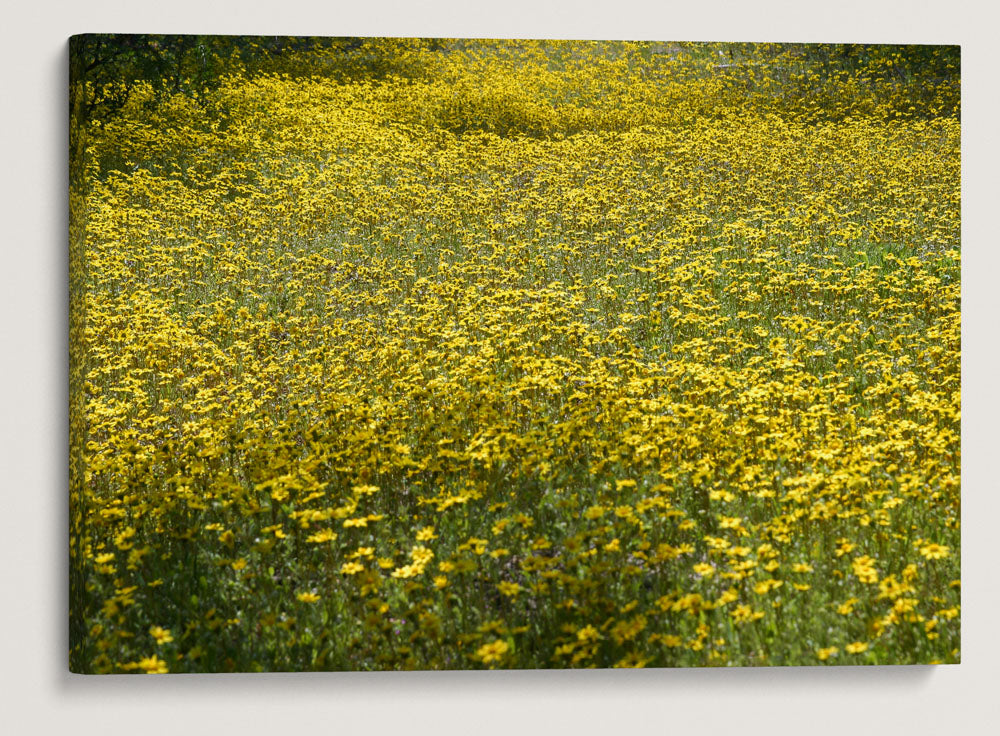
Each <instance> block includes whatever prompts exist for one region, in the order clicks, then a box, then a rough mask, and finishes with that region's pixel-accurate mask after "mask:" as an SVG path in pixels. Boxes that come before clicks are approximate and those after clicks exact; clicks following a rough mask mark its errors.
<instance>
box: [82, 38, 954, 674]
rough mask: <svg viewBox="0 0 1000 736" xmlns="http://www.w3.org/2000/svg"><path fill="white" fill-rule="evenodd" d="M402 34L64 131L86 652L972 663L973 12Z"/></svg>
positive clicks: (255, 664)
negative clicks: (964, 306)
mask: <svg viewBox="0 0 1000 736" xmlns="http://www.w3.org/2000/svg"><path fill="white" fill-rule="evenodd" d="M379 43H380V42H378V41H372V42H370V43H369V44H367V45H365V46H361V47H359V48H356V49H353V50H352V52H351V54H346V52H345V51H344V50H343V49H333V50H330V49H326V50H324V49H322V48H317V49H315V50H313V51H308V50H306V51H301V50H298V51H296V54H298V56H296V55H290V56H287V57H285V58H284V60H283V64H285V65H286V67H287V69H285V70H284V71H285V72H287V73H263V72H259V73H254V74H248V73H236V74H233V75H230V76H223V77H220V78H219V79H217V80H215V81H214V82H213V84H212V85H210V86H209V85H206V86H204V87H203V88H201V89H199V90H197V91H196V92H194V93H167V92H164V91H162V90H160V89H157V88H156V86H155V85H150V84H143V83H137V84H136V85H135V87H134V89H133V90H132V92H131V94H130V95H129V99H128V101H127V102H126V103H125V104H123V105H122V107H121V109H120V111H119V112H118V113H117V114H116V115H114V116H110V117H108V118H107V119H94V120H92V121H90V122H88V123H86V124H85V126H84V127H83V129H82V131H81V132H80V138H79V141H80V143H79V146H80V152H81V155H80V159H79V161H78V162H77V163H78V164H79V166H80V169H79V170H80V177H81V183H80V184H79V186H77V187H76V188H75V189H74V193H73V195H72V196H71V203H72V206H73V212H74V218H73V222H74V225H73V229H72V231H71V251H72V259H71V263H72V264H73V268H74V281H73V282H72V283H73V288H74V294H73V302H72V305H73V309H74V315H73V319H72V320H71V325H72V327H73V335H74V336H75V338H76V339H75V340H74V347H75V348H76V350H75V354H74V361H73V373H72V375H71V380H72V381H73V382H74V383H73V386H74V391H73V392H72V394H71V395H72V397H73V400H74V402H75V403H74V404H73V406H72V407H71V421H72V427H73V440H74V456H73V458H71V525H72V528H71V540H70V541H71V570H72V571H71V578H72V579H71V601H72V605H73V611H72V612H71V645H72V649H71V653H70V658H71V666H72V668H73V669H74V670H75V671H86V672H122V671H140V672H142V671H145V672H163V671H233V670H241V671H254V670H310V669H398V668H472V667H592V666H600V667H610V666H688V665H765V664H816V663H820V662H826V663H852V664H860V663H882V664H885V663H916V662H931V661H940V662H955V661H958V659H959V610H960V608H959V602H960V582H959V578H960V572H959V516H960V507H959V468H960V442H959V419H960V382H959V377H960V370H959V357H960V311H959V295H960V282H959V274H960V255H959V181H960V170H959V163H960V157H959V138H960V125H959V122H958V84H957V79H958V69H957V68H955V66H954V59H953V56H954V50H952V49H946V48H923V49H912V48H911V49H901V48H898V47H876V48H867V49H865V50H864V53H863V54H859V53H857V52H851V50H850V49H847V50H843V49H841V50H839V51H838V52H837V53H832V52H829V50H824V49H822V48H816V47H800V46H794V47H792V46H787V47H783V46H773V45H758V46H751V45H740V46H728V45H721V44H720V45H693V44H624V43H614V44H610V43H609V44H590V43H560V42H485V41H484V42H457V41H455V42H435V43H434V44H433V45H431V44H426V43H420V42H408V43H402V42H391V43H390V42H386V44H385V45H383V46H380V45H379ZM380 54H381V56H380ZM387 58H388V59H391V60H392V61H393V63H392V64H387V63H384V60H385V59H387ZM296 59H299V61H300V64H301V70H300V71H301V73H293V71H294V68H295V64H296ZM373 60H374V61H373ZM376 61H377V62H378V63H376ZM290 70H291V71H290ZM345 70H346V71H345ZM373 70H374V71H373ZM376 72H377V73H376ZM88 94H89V95H90V97H89V99H93V100H98V99H100V94H101V90H93V89H91V90H89V92H88Z"/></svg>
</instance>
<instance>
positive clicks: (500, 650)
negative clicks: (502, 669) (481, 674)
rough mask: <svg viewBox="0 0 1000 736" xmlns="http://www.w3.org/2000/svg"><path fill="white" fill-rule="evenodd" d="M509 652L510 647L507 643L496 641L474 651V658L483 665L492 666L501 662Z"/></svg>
mask: <svg viewBox="0 0 1000 736" xmlns="http://www.w3.org/2000/svg"><path fill="white" fill-rule="evenodd" d="M509 650H510V645H509V644H507V642H505V641H503V640H501V639H496V640H494V641H491V642H490V643H489V644H483V645H482V646H481V647H479V649H477V650H476V657H478V658H479V659H480V660H482V663H483V664H493V663H494V662H499V661H500V660H502V659H503V658H504V655H505V654H507V652H508V651H509Z"/></svg>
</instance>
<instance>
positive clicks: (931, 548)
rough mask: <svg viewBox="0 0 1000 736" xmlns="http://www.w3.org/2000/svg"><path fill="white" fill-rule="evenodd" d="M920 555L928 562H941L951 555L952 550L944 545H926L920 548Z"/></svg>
mask: <svg viewBox="0 0 1000 736" xmlns="http://www.w3.org/2000/svg"><path fill="white" fill-rule="evenodd" d="M920 554H922V555H923V556H924V557H925V558H927V559H928V560H940V559H943V558H945V557H947V556H948V555H949V554H951V550H950V549H948V547H946V546H944V545H943V544H925V545H924V546H923V547H921V548H920Z"/></svg>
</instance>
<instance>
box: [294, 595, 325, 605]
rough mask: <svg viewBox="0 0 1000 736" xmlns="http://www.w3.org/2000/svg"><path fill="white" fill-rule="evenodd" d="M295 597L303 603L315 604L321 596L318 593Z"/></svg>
mask: <svg viewBox="0 0 1000 736" xmlns="http://www.w3.org/2000/svg"><path fill="white" fill-rule="evenodd" d="M295 597H296V598H298V599H299V600H300V601H302V602H303V603H315V602H316V601H318V600H319V599H320V596H318V595H317V594H316V593H299V594H298V595H297V596H295Z"/></svg>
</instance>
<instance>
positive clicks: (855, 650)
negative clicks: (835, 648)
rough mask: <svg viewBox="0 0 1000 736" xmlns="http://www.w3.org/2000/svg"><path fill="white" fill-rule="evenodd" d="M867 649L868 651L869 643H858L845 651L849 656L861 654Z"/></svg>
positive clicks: (845, 648) (850, 645)
mask: <svg viewBox="0 0 1000 736" xmlns="http://www.w3.org/2000/svg"><path fill="white" fill-rule="evenodd" d="M866 649H868V643H867V642H863V641H856V642H853V643H851V644H848V645H847V646H846V647H844V651H845V652H847V653H848V654H861V652H863V651H865V650H866Z"/></svg>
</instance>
